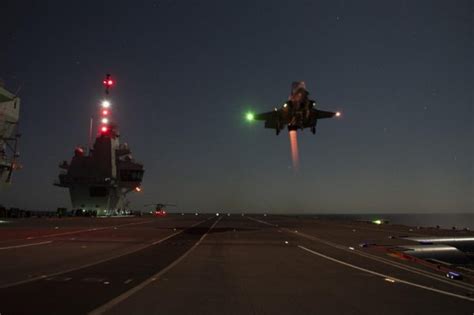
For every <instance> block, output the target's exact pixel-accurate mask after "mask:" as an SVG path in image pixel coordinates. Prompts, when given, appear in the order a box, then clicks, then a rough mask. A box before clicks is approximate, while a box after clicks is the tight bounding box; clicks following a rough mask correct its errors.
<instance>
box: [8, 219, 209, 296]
mask: <svg viewBox="0 0 474 315" xmlns="http://www.w3.org/2000/svg"><path fill="white" fill-rule="evenodd" d="M209 219H210V218H208V219H205V220H202V221H199V222H197V223H195V224H193V225H191V226H190V227H188V228H192V227H195V226H196V225H199V224H201V223H204V222H205V221H207V220H209ZM185 230H186V229H183V230H181V231H178V232H175V233H173V234H170V235H168V236H166V237H164V238H162V239H160V240H158V241H155V242H153V243H150V244H146V245H144V246H140V247H138V248H134V249H132V250H130V251H127V252H125V253H121V254H118V255H115V256H112V257H108V258H104V259H101V260H98V261H94V262H91V263H89V264H85V265H81V266H78V267H74V268H70V269H67V270H62V271H58V272H53V273H51V274H48V275H42V276H39V277H35V278H30V279H25V280H20V281H17V282H13V283H8V284H5V285H0V289H6V288H9V287H14V286H17V285H21V284H25V283H28V282H33V281H36V280H40V279H43V278H46V277H54V276H58V275H62V274H65V273H68V272H72V271H76V270H79V269H83V268H88V267H91V266H94V265H98V264H101V263H104V262H106V261H109V260H113V259H116V258H120V257H122V256H126V255H130V254H133V253H135V252H138V251H140V250H142V249H145V248H148V247H150V246H153V245H156V244H158V243H160V242H163V241H165V240H167V239H169V238H171V237H173V236H176V235H178V234H180V233H182V232H183V231H185ZM48 242H52V241H48Z"/></svg>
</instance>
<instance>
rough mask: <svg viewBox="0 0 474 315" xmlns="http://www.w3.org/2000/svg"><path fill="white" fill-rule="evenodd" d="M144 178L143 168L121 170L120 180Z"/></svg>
mask: <svg viewBox="0 0 474 315" xmlns="http://www.w3.org/2000/svg"><path fill="white" fill-rule="evenodd" d="M142 178H143V170H121V171H120V180H121V181H123V182H136V181H141V180H142Z"/></svg>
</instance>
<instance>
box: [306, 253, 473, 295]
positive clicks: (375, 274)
mask: <svg viewBox="0 0 474 315" xmlns="http://www.w3.org/2000/svg"><path fill="white" fill-rule="evenodd" d="M298 247H299V248H300V249H302V250H304V251H306V252H308V253H311V254H313V255H316V256H319V257H322V258H325V259H327V260H330V261H333V262H335V263H338V264H341V265H344V266H347V267H350V268H353V269H356V270H359V271H363V272H366V273H370V274H372V275H374V276H378V277H382V278H383V279H390V280H392V281H395V282H399V283H403V284H406V285H409V286H412V287H416V288H420V289H424V290H427V291H431V292H436V293H439V294H444V295H447V296H452V297H456V298H459V299H463V300H467V301H471V302H474V298H470V297H467V296H463V295H459V294H456V293H451V292H448V291H443V290H439V289H435V288H431V287H427V286H424V285H422V284H418V283H414V282H410V281H406V280H402V279H399V278H395V277H392V276H389V275H386V274H383V273H379V272H377V271H373V270H370V269H366V268H362V267H359V266H356V265H353V264H350V263H347V262H345V261H342V260H339V259H336V258H333V257H330V256H327V255H324V254H322V253H320V252H317V251H314V250H312V249H309V248H306V247H304V246H301V245H298Z"/></svg>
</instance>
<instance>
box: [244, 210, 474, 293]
mask: <svg viewBox="0 0 474 315" xmlns="http://www.w3.org/2000/svg"><path fill="white" fill-rule="evenodd" d="M248 218H249V219H251V220H253V221H256V222H260V223H263V224H267V225H272V224H271V223H268V222H265V221H262V220H258V219H254V218H251V217H248ZM283 230H284V231H285V232H287V233H291V234H294V235H298V236H301V237H304V238H307V239H310V240H312V241H317V242H320V243H323V244H326V245H328V246H331V247H334V248H337V249H340V250H343V251H346V252H350V253H353V254H357V255H359V256H361V257H365V258H368V259H372V260H375V261H378V262H380V263H383V264H386V265H390V266H392V267H395V268H398V269H403V270H405V271H408V272H412V273H415V274H418V275H421V276H423V277H427V278H430V279H433V280H436V281H439V282H443V283H446V284H448V285H451V286H453V287H458V288H461V289H464V290H473V289H474V286H473V285H471V284H468V283H462V284H461V283H456V282H453V281H450V280H447V279H445V278H444V277H443V276H440V275H438V274H435V273H432V272H429V271H425V270H422V269H418V268H416V267H412V266H408V265H404V264H401V263H398V262H395V261H391V260H388V259H386V258H383V257H379V256H375V255H372V254H369V253H364V252H361V251H359V250H355V249H354V250H351V249H349V248H347V247H346V246H343V245H340V244H337V243H334V242H330V241H327V240H324V239H321V238H319V237H316V236H312V235H309V234H306V233H301V232H299V233H295V232H294V231H293V230H290V229H287V228H284V229H283Z"/></svg>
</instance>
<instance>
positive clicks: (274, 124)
mask: <svg viewBox="0 0 474 315" xmlns="http://www.w3.org/2000/svg"><path fill="white" fill-rule="evenodd" d="M308 96H309V92H308V90H306V86H305V83H304V82H303V81H297V82H293V84H292V86H291V95H290V97H289V98H288V101H286V102H285V103H284V104H283V105H282V106H281V107H280V108H276V107H275V109H274V110H273V111H271V112H266V113H261V114H255V115H254V114H252V113H247V120H263V121H265V128H270V129H275V131H276V134H277V135H278V134H279V133H280V131H281V130H282V129H283V128H285V126H288V131H291V130H298V129H305V128H310V130H311V132H312V133H313V134H315V133H316V124H317V122H318V119H323V118H332V117H334V116H336V117H339V116H341V113H340V112H327V111H323V110H319V109H317V108H316V105H317V104H316V101H315V100H312V99H310V98H309V97H308Z"/></svg>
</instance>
